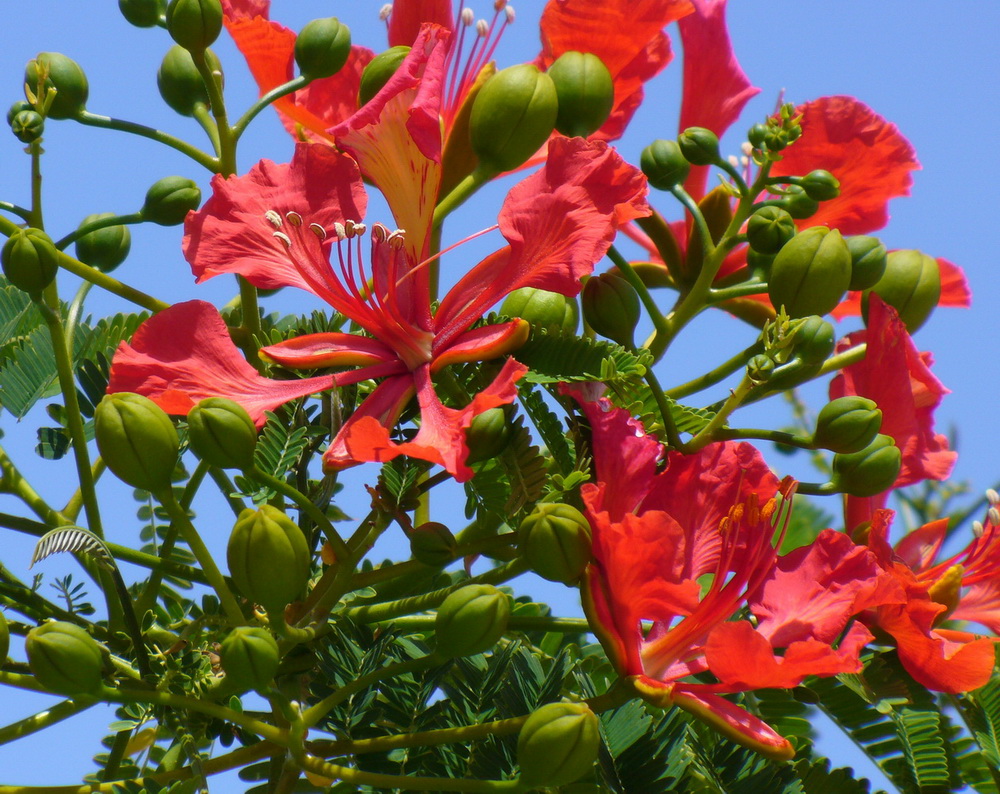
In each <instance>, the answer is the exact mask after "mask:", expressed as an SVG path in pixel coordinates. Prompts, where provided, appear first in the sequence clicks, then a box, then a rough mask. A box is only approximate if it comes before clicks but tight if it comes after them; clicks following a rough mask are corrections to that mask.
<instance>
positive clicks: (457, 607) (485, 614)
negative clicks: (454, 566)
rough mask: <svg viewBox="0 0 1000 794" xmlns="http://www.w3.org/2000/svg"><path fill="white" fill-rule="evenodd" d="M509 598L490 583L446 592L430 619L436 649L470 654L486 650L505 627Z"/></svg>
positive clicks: (464, 654)
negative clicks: (442, 601)
mask: <svg viewBox="0 0 1000 794" xmlns="http://www.w3.org/2000/svg"><path fill="white" fill-rule="evenodd" d="M509 619H510V602H509V601H508V599H507V596H505V595H504V594H503V593H501V592H500V591H499V590H497V589H496V588H495V587H493V585H488V584H470V585H466V586H465V587H463V588H461V589H459V590H456V591H455V592H454V593H452V594H451V595H449V596H448V597H447V598H446V599H445V600H444V603H442V604H441V606H440V607H439V608H438V613H437V618H436V619H435V621H434V630H435V633H436V636H437V651H438V653H441V654H443V655H444V656H448V657H454V656H472V655H473V654H476V653H483V652H485V651H488V650H489V649H490V648H492V647H493V646H494V645H496V643H497V640H499V639H500V638H501V637H502V636H503V633H504V632H505V631H506V630H507V621H508V620H509Z"/></svg>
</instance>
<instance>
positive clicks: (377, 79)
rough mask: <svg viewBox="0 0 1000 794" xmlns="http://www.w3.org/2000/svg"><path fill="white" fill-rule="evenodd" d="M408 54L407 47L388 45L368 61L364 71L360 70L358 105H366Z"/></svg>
mask: <svg viewBox="0 0 1000 794" xmlns="http://www.w3.org/2000/svg"><path fill="white" fill-rule="evenodd" d="M409 54H410V48H409V47H406V46H403V45H398V46H396V47H390V48H389V49H387V50H386V51H385V52H380V53H379V54H378V55H376V56H375V57H374V58H372V59H371V61H369V63H368V65H367V66H366V67H365V68H364V71H362V72H361V86H360V87H359V88H358V107H361V106H362V105H367V104H368V103H369V102H370V101H371V99H372V97H374V96H375V94H377V93H378V92H379V91H381V90H382V87H383V86H384V85H385V84H386V83H388V82H389V79H390V78H391V77H392V76H393V75H394V74H396V70H397V69H398V68H399V65H400V64H401V63H402V62H403V60H404V59H405V58H406V56H407V55H409Z"/></svg>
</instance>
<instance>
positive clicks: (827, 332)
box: [792, 314, 837, 364]
mask: <svg viewBox="0 0 1000 794" xmlns="http://www.w3.org/2000/svg"><path fill="white" fill-rule="evenodd" d="M836 344H837V332H836V331H835V330H834V327H833V324H832V323H829V322H827V321H826V320H824V319H823V318H822V317H820V316H818V315H815V314H814V315H812V316H810V317H803V318H802V320H801V321H800V323H799V326H798V327H797V328H796V329H795V331H794V332H793V334H792V353H793V356H794V358H796V359H798V360H799V361H802V362H804V363H807V364H822V363H823V362H824V361H826V359H827V358H829V357H830V355H831V354H832V353H833V348H834V347H835V346H836Z"/></svg>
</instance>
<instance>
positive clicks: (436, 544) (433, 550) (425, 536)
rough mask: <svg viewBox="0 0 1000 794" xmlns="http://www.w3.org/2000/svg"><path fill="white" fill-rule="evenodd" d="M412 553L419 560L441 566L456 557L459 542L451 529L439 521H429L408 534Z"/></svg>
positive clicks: (432, 565)
mask: <svg viewBox="0 0 1000 794" xmlns="http://www.w3.org/2000/svg"><path fill="white" fill-rule="evenodd" d="M408 537H409V540H410V554H411V555H412V556H413V559H415V560H417V562H422V563H423V564H424V565H430V566H431V567H433V568H440V567H441V566H442V565H447V564H448V563H449V562H451V561H452V560H453V559H455V549H457V548H458V543H457V542H456V541H455V536H454V535H453V534H452V532H451V530H450V529H448V527H446V526H445V525H444V524H440V523H438V522H437V521H428V522H426V523H424V524H420V525H419V526H416V527H414V528H413V530H412V531H411V532H410V533H409V534H408Z"/></svg>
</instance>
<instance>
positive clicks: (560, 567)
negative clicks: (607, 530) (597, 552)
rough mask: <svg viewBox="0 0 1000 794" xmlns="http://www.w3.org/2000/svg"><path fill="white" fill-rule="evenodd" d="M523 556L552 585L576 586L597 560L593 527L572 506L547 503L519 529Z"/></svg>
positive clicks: (538, 507)
mask: <svg viewBox="0 0 1000 794" xmlns="http://www.w3.org/2000/svg"><path fill="white" fill-rule="evenodd" d="M518 533H519V537H518V542H519V544H520V547H521V554H523V555H524V559H525V560H526V561H527V563H528V565H530V566H531V569H532V570H533V571H534V572H535V573H537V574H538V575H539V576H541V577H542V578H543V579H548V580H549V581H550V582H562V583H563V584H567V585H572V584H574V583H576V582H577V581H578V580H579V578H580V577H581V576H582V575H583V572H584V570H585V569H586V567H587V565H588V564H589V563H590V561H591V560H592V559H593V555H592V553H591V531H590V523H589V522H588V521H587V519H586V518H585V517H584V515H583V514H582V513H581V512H580V511H579V510H577V509H576V508H575V507H573V506H572V505H567V504H557V503H554V502H543V503H541V504H539V505H537V506H536V507H535V509H534V510H532V511H531V513H530V514H529V515H528V516H527V518H525V519H524V520H523V521H522V522H521V526H520V527H519V528H518Z"/></svg>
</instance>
